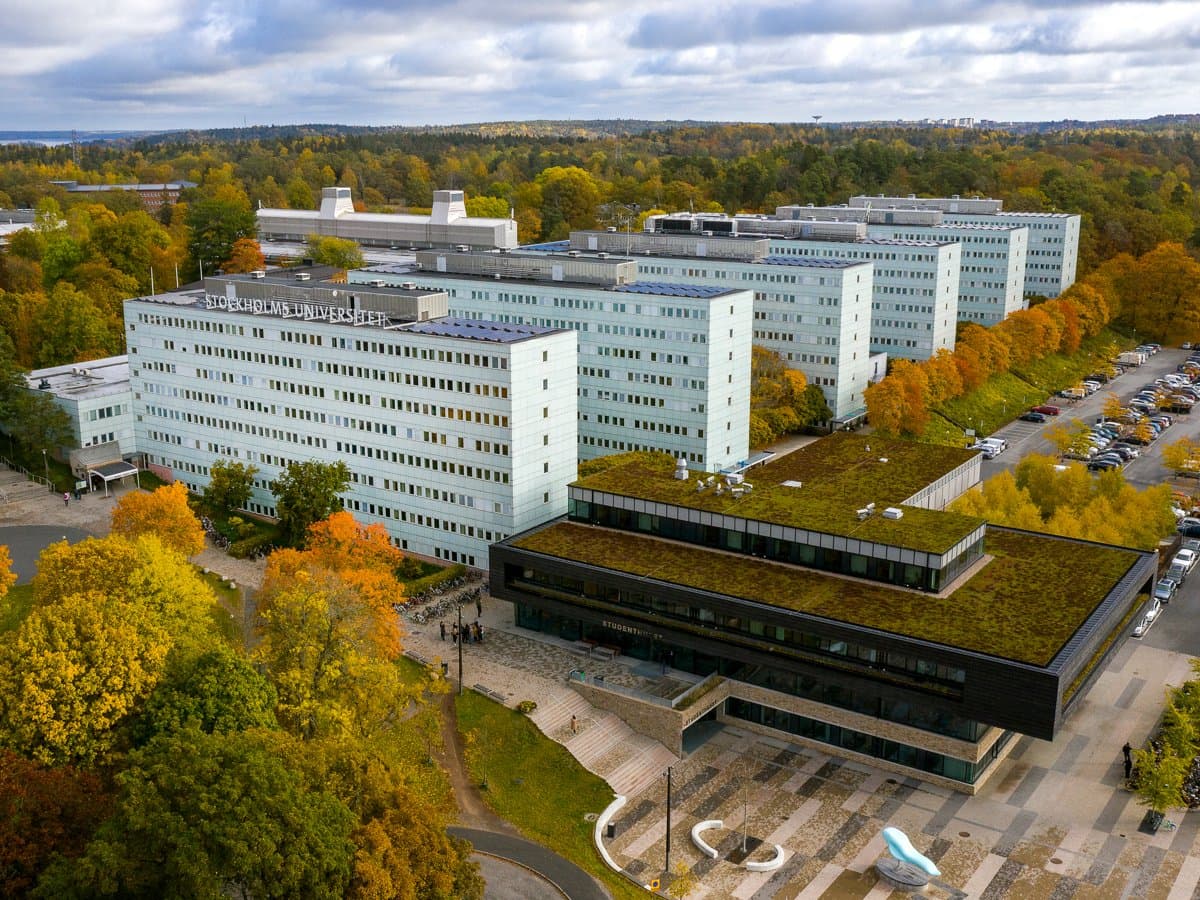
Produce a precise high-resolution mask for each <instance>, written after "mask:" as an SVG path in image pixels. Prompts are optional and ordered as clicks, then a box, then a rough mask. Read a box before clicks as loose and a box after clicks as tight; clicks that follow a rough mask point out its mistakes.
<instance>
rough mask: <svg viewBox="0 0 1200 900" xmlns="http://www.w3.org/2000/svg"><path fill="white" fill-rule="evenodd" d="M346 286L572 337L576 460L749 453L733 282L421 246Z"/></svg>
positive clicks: (745, 340) (547, 256)
mask: <svg viewBox="0 0 1200 900" xmlns="http://www.w3.org/2000/svg"><path fill="white" fill-rule="evenodd" d="M349 281H350V282H351V283H352V284H363V283H368V284H369V283H372V282H375V283H389V284H400V285H404V284H409V285H411V286H413V287H416V286H417V285H420V286H421V287H423V288H426V289H429V290H437V291H444V292H445V293H446V294H447V295H449V308H450V312H451V314H453V315H459V316H467V317H471V318H478V319H483V320H485V321H488V322H498V323H513V324H518V323H519V324H528V325H537V326H541V327H550V328H570V329H572V330H573V331H575V332H576V333H578V335H579V363H578V378H579V430H578V439H579V456H580V458H581V459H590V458H592V457H596V456H606V455H609V454H611V453H617V452H622V451H628V450H656V451H661V452H665V453H670V454H672V455H673V456H675V457H676V458H683V459H686V460H687V462H688V465H689V467H690V468H693V469H702V470H709V471H712V470H717V469H721V468H724V467H727V466H731V465H736V464H737V463H739V462H740V461H742V460H744V459H745V458H746V457H747V455H748V452H749V440H750V433H749V431H750V423H749V411H750V347H751V330H752V328H753V294H752V293H751V291H750V290H748V289H746V287H745V286H739V287H737V288H731V287H723V286H711V285H710V286H700V285H696V284H686V285H685V284H671V283H667V282H666V280H656V279H647V280H645V281H642V280H639V278H638V274H637V265H636V264H635V263H634V262H633V261H631V260H627V259H615V258H609V257H607V255H605V256H601V255H599V254H597V255H595V256H591V257H585V256H582V255H581V254H579V253H574V252H570V253H567V252H564V253H553V252H551V253H511V254H510V253H465V252H453V251H432V250H431V251H422V252H419V253H417V254H416V262H415V263H414V264H412V265H403V264H401V265H382V266H372V267H370V268H367V269H360V270H357V271H353V272H350V273H349Z"/></svg>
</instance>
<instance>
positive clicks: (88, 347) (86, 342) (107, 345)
mask: <svg viewBox="0 0 1200 900" xmlns="http://www.w3.org/2000/svg"><path fill="white" fill-rule="evenodd" d="M35 334H36V340H37V343H38V350H37V354H36V356H35V357H34V363H35V364H36V365H38V366H59V365H65V364H67V363H74V362H83V361H85V360H89V359H102V358H103V357H105V356H111V355H112V354H114V353H117V352H118V351H119V350H120V349H121V347H122V342H123V335H122V334H121V333H119V332H116V331H114V329H113V328H112V326H111V325H110V323H109V321H108V318H107V317H106V316H105V315H104V313H103V312H102V311H101V310H100V308H99V307H98V306H97V305H96V303H95V302H94V301H93V300H92V298H91V297H88V296H87V295H86V294H82V293H80V292H79V291H78V290H76V289H75V287H74V286H73V285H71V284H69V283H68V282H66V281H61V282H59V283H58V284H56V285H55V286H54V290H52V291H51V292H50V296H49V298H48V299H47V301H46V306H45V309H44V310H43V311H42V315H41V317H40V318H39V319H38V322H37V328H36V330H35Z"/></svg>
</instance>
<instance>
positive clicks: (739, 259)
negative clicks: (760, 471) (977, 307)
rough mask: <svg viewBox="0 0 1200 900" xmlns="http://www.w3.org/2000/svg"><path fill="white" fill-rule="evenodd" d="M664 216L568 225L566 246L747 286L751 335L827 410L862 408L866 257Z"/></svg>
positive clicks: (650, 276) (647, 269) (667, 272)
mask: <svg viewBox="0 0 1200 900" xmlns="http://www.w3.org/2000/svg"><path fill="white" fill-rule="evenodd" d="M668 221H669V222H670V223H671V225H670V226H668V230H666V231H658V232H638V233H631V234H622V233H619V232H611V231H607V232H606V231H577V232H572V234H571V239H570V244H569V246H570V247H571V249H572V250H573V251H575V252H591V253H605V252H612V251H615V252H625V251H626V250H628V252H629V253H630V258H631V259H633V260H634V261H635V262H636V263H637V267H638V277H639V278H644V279H646V280H647V281H652V282H660V283H667V284H697V285H713V286H717V287H726V288H746V289H749V290H751V291H753V292H754V334H753V338H754V343H755V344H758V345H760V346H763V347H766V348H767V349H769V350H772V351H774V352H776V353H778V354H779V355H780V357H781V358H782V359H783V360H784V361H785V362H786V363H787V364H788V365H789V366H790V367H791V368H794V369H799V370H800V371H801V372H803V373H804V374H805V376H806V377H807V379H808V381H809V383H810V384H815V385H817V386H818V387H820V389H821V392H822V393H823V394H824V395H825V400H826V402H827V403H828V404H829V407H830V409H832V410H833V414H834V416H835V417H845V416H848V415H853V414H854V413H855V412H856V411H857V410H861V409H862V408H863V390H864V389H865V388H866V387H867V384H868V377H869V361H868V358H869V356H870V350H871V348H870V326H869V322H870V317H871V312H870V308H869V306H868V304H869V303H870V302H871V297H872V290H873V285H874V284H875V282H874V281H873V277H874V276H873V270H872V266H871V264H870V263H869V262H863V261H853V260H845V259H817V258H814V257H794V256H781V255H775V256H772V255H771V254H770V246H771V242H770V241H769V240H768V239H767V238H765V237H739V236H734V235H728V234H726V235H722V234H719V233H708V234H706V233H704V231H683V230H682V224H683V223H687V222H689V221H690V220H688V219H682V218H679V217H671V218H670V219H669V220H668ZM706 221H707V220H706ZM951 337H953V332H952V333H951Z"/></svg>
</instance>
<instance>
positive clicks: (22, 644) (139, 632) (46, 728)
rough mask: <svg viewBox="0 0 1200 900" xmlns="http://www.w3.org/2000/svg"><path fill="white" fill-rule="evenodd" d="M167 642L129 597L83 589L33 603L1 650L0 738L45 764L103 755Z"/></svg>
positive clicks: (142, 694) (159, 664)
mask: <svg viewBox="0 0 1200 900" xmlns="http://www.w3.org/2000/svg"><path fill="white" fill-rule="evenodd" d="M170 647H171V637H170V635H168V634H167V632H166V631H165V630H164V629H163V628H162V627H161V626H160V625H159V624H158V623H157V622H156V621H154V618H153V616H152V615H150V613H149V612H148V610H146V609H145V608H144V607H140V606H139V605H138V604H135V603H132V602H129V601H127V600H123V599H117V598H113V597H109V596H105V595H104V594H101V593H99V592H95V591H89V592H86V593H78V594H70V595H68V596H66V597H64V598H63V599H62V600H60V601H59V602H57V603H54V604H52V605H49V606H36V607H34V609H33V610H32V611H31V612H30V613H29V615H28V616H27V617H26V618H25V619H24V621H22V623H21V625H20V627H19V628H18V629H17V632H16V634H15V635H14V636H12V637H11V638H10V640H9V641H8V642H7V643H6V644H5V646H4V647H3V648H0V744H3V745H4V746H7V747H10V748H12V749H14V750H16V751H18V752H19V753H22V754H25V755H26V756H29V757H30V758H32V759H36V760H37V761H39V762H42V763H45V764H48V765H56V764H61V763H75V762H82V763H86V764H90V763H92V762H94V761H96V760H97V759H98V758H101V757H103V756H105V755H106V754H107V753H108V752H109V751H110V750H111V749H112V748H113V744H114V740H115V734H114V729H115V728H116V726H117V725H119V724H121V723H122V722H123V721H124V720H125V719H126V718H127V717H128V716H129V715H130V714H131V713H132V712H134V711H135V710H136V709H137V707H138V705H139V704H140V703H141V702H142V701H143V700H144V699H145V698H146V697H147V696H148V695H149V693H150V691H151V689H152V688H153V687H154V685H155V684H156V683H157V682H158V679H159V677H160V676H161V674H162V670H163V664H164V662H165V660H166V657H167V652H168V651H169V649H170Z"/></svg>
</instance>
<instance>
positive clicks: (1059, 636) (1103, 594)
mask: <svg viewBox="0 0 1200 900" xmlns="http://www.w3.org/2000/svg"><path fill="white" fill-rule="evenodd" d="M509 543H510V544H511V545H512V546H514V547H518V548H520V549H522V550H528V551H531V552H535V553H543V554H546V555H547V556H553V557H558V558H562V559H569V560H572V561H575V562H580V563H585V564H587V565H592V566H597V567H600V568H604V569H609V570H610V571H614V572H621V573H624V574H628V575H634V576H638V577H641V578H648V579H654V580H656V581H662V582H666V583H668V584H678V585H683V586H686V587H690V588H695V589H698V590H704V591H710V592H712V593H714V594H720V595H724V596H728V597H735V598H738V599H742V600H750V601H754V602H757V603H763V604H766V605H768V606H774V607H778V608H780V609H787V610H791V611H794V612H801V613H805V614H807V615H812V616H818V617H821V618H824V619H828V620H830V621H832V622H842V623H846V624H850V625H857V626H860V627H864V628H870V629H873V630H876V631H880V632H884V633H887V634H894V635H898V636H901V637H906V638H911V639H916V640H922V641H929V642H932V643H936V644H942V645H945V646H947V647H953V648H957V649H960V650H967V651H972V652H975V653H981V654H985V655H987V656H993V657H999V658H1002V659H1008V660H1014V661H1017V662H1021V663H1026V664H1029V665H1034V666H1043V667H1044V666H1047V665H1049V664H1050V662H1051V661H1052V660H1053V659H1054V657H1055V656H1057V655H1058V653H1059V652H1060V651H1061V650H1062V649H1063V647H1064V646H1065V645H1066V643H1067V642H1068V641H1069V640H1070V639H1071V637H1072V635H1074V634H1075V632H1076V631H1078V630H1079V628H1080V627H1081V626H1082V625H1083V624H1084V622H1085V621H1086V620H1087V618H1088V617H1089V616H1090V615H1091V614H1092V612H1093V611H1095V609H1096V608H1097V607H1098V606H1099V605H1100V604H1101V603H1102V602H1104V600H1105V599H1106V598H1107V597H1108V595H1109V594H1110V593H1111V592H1112V590H1113V589H1114V588H1116V587H1117V586H1118V582H1120V581H1121V579H1122V577H1123V576H1125V574H1126V573H1127V572H1129V570H1130V569H1131V568H1132V567H1133V566H1134V565H1135V564H1136V563H1137V562H1138V561H1139V560H1140V559H1141V558H1142V557H1143V556H1145V554H1143V553H1141V552H1140V551H1137V550H1131V549H1128V548H1124V547H1111V546H1107V545H1102V544H1092V543H1088V542H1085V541H1076V540H1072V539H1069V538H1059V537H1051V536H1049V535H1040V534H1034V533H1032V532H1024V531H1014V530H1010V529H1003V528H989V529H988V532H987V539H986V551H987V553H988V554H989V556H990V557H991V558H990V559H988V560H987V562H986V564H985V565H983V566H982V567H981V568H980V569H979V570H978V571H976V572H975V573H974V574H973V575H972V577H971V578H970V579H969V580H967V581H966V582H965V583H963V584H962V585H960V586H959V587H958V588H957V589H956V590H955V591H954V592H953V593H951V594H949V595H947V596H945V597H941V596H937V595H934V594H928V593H922V592H919V591H912V590H905V589H902V588H896V587H891V586H889V585H886V584H882V583H879V582H873V581H866V580H862V579H856V578H848V577H839V576H837V575H833V574H830V573H826V572H821V571H818V570H815V569H807V568H804V567H802V566H792V565H787V564H785V563H776V562H768V561H766V560H762V559H756V558H754V557H749V556H744V555H740V554H736V553H727V552H722V551H718V550H710V549H706V548H704V547H697V546H694V545H690V544H684V543H680V542H677V541H669V540H665V539H662V538H656V537H650V536H647V535H641V534H635V533H632V532H624V531H615V530H613V529H609V528H599V527H594V526H591V525H581V524H577V523H574V522H564V521H558V522H555V523H552V524H550V525H548V526H546V527H544V528H542V529H539V530H536V531H532V532H529V533H527V534H525V535H523V536H521V537H519V538H517V539H514V540H511V541H510V542H509ZM1063 560H1069V561H1070V563H1069V564H1067V565H1064V564H1063ZM714 636H716V635H714Z"/></svg>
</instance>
